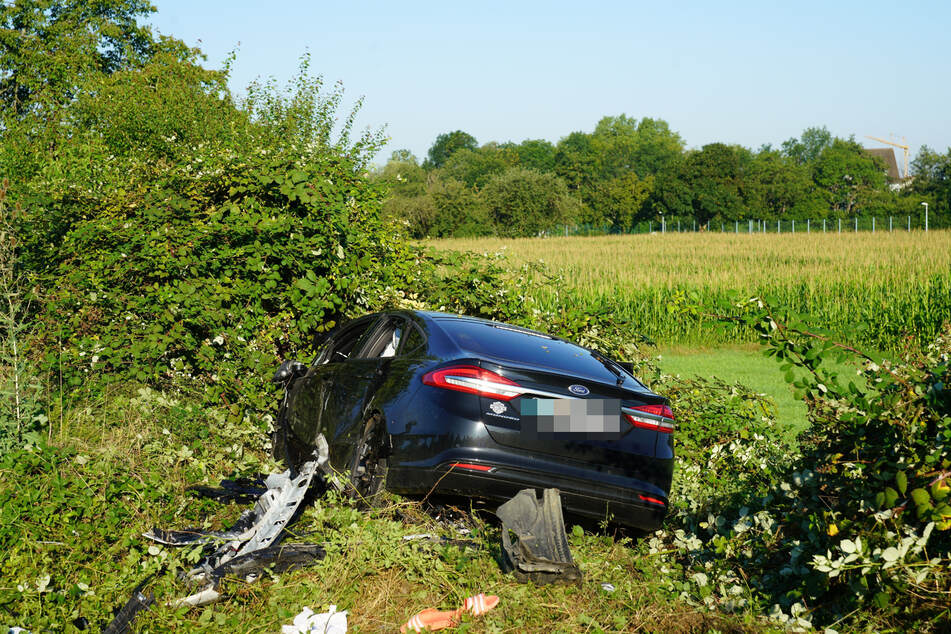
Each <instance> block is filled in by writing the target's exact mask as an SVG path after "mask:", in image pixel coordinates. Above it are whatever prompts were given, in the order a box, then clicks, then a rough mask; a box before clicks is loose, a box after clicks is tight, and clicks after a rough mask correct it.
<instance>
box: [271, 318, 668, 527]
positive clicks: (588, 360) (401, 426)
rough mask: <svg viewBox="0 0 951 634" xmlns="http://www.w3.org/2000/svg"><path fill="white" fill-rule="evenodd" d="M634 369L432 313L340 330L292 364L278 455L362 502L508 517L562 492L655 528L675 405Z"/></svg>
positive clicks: (601, 513) (492, 325) (286, 373)
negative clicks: (470, 504)
mask: <svg viewBox="0 0 951 634" xmlns="http://www.w3.org/2000/svg"><path fill="white" fill-rule="evenodd" d="M629 367H630V366H627V365H625V364H620V363H617V362H615V361H613V360H611V359H609V358H607V357H606V356H604V355H602V354H601V353H599V352H597V351H594V350H590V349H587V348H584V347H582V346H579V345H576V344H574V343H571V342H569V341H566V340H564V339H560V338H558V337H553V336H550V335H546V334H544V333H541V332H535V331H532V330H528V329H525V328H521V327H517V326H511V325H508V324H503V323H498V322H492V321H486V320H483V319H476V318H471V317H462V316H457V315H449V314H444V313H436V312H424V311H392V312H384V313H376V314H372V315H367V316H364V317H361V318H359V319H355V320H353V321H351V322H349V323H347V324H344V325H343V326H341V327H339V328H338V329H336V331H334V332H333V333H331V334H330V335H329V336H328V337H327V338H326V339H325V340H324V342H323V344H322V346H321V347H320V350H319V353H318V355H317V358H316V359H315V360H314V362H313V363H312V364H311V365H309V366H305V365H304V364H302V363H299V362H285V363H284V364H283V365H282V366H281V368H280V369H279V370H278V372H277V374H276V375H275V382H278V383H282V384H283V385H284V386H285V393H284V399H283V402H282V405H281V409H280V411H279V414H278V419H277V423H276V425H275V428H276V429H275V433H274V438H273V441H274V442H273V445H274V455H275V457H276V458H278V459H283V460H285V461H287V462H288V463H289V466H290V467H291V468H292V469H293V468H294V467H295V466H297V465H301V464H303V463H304V462H305V461H307V460H309V459H311V456H313V455H315V453H316V454H319V453H324V454H325V455H324V456H323V457H322V458H323V459H325V460H326V464H328V465H329V466H330V467H331V468H332V469H333V470H334V471H336V472H339V473H348V476H347V477H348V478H349V480H348V486H349V487H350V489H351V490H352V491H354V492H355V493H356V494H357V495H359V496H362V497H365V498H373V497H374V496H376V495H377V494H378V493H379V492H380V491H381V490H383V489H386V490H388V491H391V492H393V493H398V494H403V495H427V494H441V495H453V496H456V495H461V496H466V497H468V498H472V499H481V500H486V501H488V502H489V503H496V504H500V503H502V502H504V501H506V500H508V499H509V498H511V497H512V496H513V495H515V494H516V493H517V492H518V491H519V490H521V489H525V488H536V489H545V488H551V487H555V488H557V489H559V490H560V492H561V501H562V505H563V507H564V508H565V510H566V511H568V512H571V513H575V514H578V515H581V516H585V517H588V518H592V519H595V520H603V519H608V520H610V521H614V522H617V523H619V524H623V525H628V526H632V527H636V528H640V529H644V530H653V529H655V528H657V527H658V526H659V525H660V523H661V521H662V520H663V518H664V516H665V514H666V511H667V504H668V495H669V492H670V483H671V476H672V472H673V455H674V454H673V431H674V428H675V425H674V421H673V414H672V413H671V409H670V407H669V405H668V402H667V399H666V398H664V397H663V396H660V395H658V394H656V393H654V392H652V391H651V390H650V389H648V388H647V387H646V386H645V385H644V384H642V383H641V382H640V381H638V380H637V379H636V378H635V377H634V376H633V375H632V374H631V373H630V372H629Z"/></svg>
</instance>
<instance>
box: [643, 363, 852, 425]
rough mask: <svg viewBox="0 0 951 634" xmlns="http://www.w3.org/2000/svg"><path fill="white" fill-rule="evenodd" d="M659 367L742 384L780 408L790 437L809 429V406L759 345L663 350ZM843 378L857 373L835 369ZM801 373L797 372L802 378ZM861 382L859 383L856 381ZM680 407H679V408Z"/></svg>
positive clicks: (842, 367) (780, 422) (844, 367)
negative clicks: (766, 397) (764, 396)
mask: <svg viewBox="0 0 951 634" xmlns="http://www.w3.org/2000/svg"><path fill="white" fill-rule="evenodd" d="M656 362H657V365H658V366H659V367H660V368H661V370H663V371H664V372H666V373H669V374H679V375H681V376H684V377H701V378H712V377H718V378H720V379H722V380H724V381H726V382H727V383H741V384H743V385H745V386H747V387H749V388H751V389H753V390H754V391H756V392H760V393H762V394H765V395H767V396H769V397H770V398H771V399H772V400H773V402H774V403H775V404H776V421H777V423H778V425H779V426H780V428H781V429H784V430H785V431H786V432H787V433H788V434H789V436H790V437H792V436H795V435H796V434H798V433H799V432H801V431H802V430H804V429H805V428H806V427H808V420H807V418H806V404H805V402H804V401H802V400H801V399H798V398H796V396H795V394H794V393H793V392H794V390H793V387H792V385H790V384H789V383H787V382H786V379H785V376H784V374H785V373H784V372H783V371H782V369H781V368H780V364H779V363H778V362H777V361H776V360H775V359H773V358H771V357H766V356H764V355H763V349H762V348H761V347H760V346H758V345H756V344H746V345H732V346H710V347H689V346H663V347H660V348H658V349H657V351H656ZM834 367H835V369H836V370H837V371H838V372H840V373H841V374H843V375H849V374H853V373H854V371H855V370H854V368H852V367H851V366H848V365H834ZM799 374H801V371H797V373H796V376H799ZM856 380H858V379H856ZM675 405H676V404H675Z"/></svg>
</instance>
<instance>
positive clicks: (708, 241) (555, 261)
mask: <svg viewBox="0 0 951 634" xmlns="http://www.w3.org/2000/svg"><path fill="white" fill-rule="evenodd" d="M428 244H430V245H432V246H435V247H437V248H439V249H451V250H460V251H477V252H496V251H503V252H504V253H505V254H506V255H507V257H508V260H509V261H510V262H511V264H512V265H513V266H519V265H521V264H523V263H526V262H532V261H536V262H537V261H541V262H543V263H544V264H546V265H547V267H548V268H549V270H551V271H552V272H559V273H561V274H562V275H563V276H564V280H565V284H563V285H561V287H557V288H556V287H553V286H548V287H546V289H545V290H543V291H542V292H541V293H542V295H541V296H540V297H537V298H536V299H538V301H539V302H541V304H542V305H543V306H545V307H547V308H558V307H561V306H566V305H572V306H579V307H584V308H586V309H591V310H612V311H614V312H615V313H616V314H617V316H618V318H619V319H620V320H624V321H627V322H629V324H630V326H631V328H632V329H633V330H635V331H637V332H639V333H641V334H643V335H645V336H647V337H649V338H651V339H653V340H655V341H657V342H658V343H679V344H714V343H726V342H739V341H747V340H749V339H750V335H749V334H748V333H745V332H742V331H739V330H736V329H730V328H727V329H725V330H723V329H717V328H716V327H714V325H713V324H711V323H706V322H704V321H702V320H700V319H698V318H691V317H684V316H683V315H681V314H678V313H676V312H672V311H671V308H670V307H671V305H672V304H674V303H675V301H676V300H677V299H678V298H680V297H684V296H688V297H692V298H694V299H697V300H699V302H700V303H701V304H702V305H705V306H709V307H713V306H715V305H716V304H717V303H718V302H719V301H720V300H723V299H726V298H727V297H728V295H729V294H730V293H732V292H739V293H740V294H741V295H748V296H752V295H758V296H764V297H769V298H771V299H772V300H773V301H774V302H775V303H777V304H779V305H782V306H785V307H787V308H790V309H792V310H794V311H796V312H799V313H801V314H804V315H809V316H810V317H811V318H812V320H813V322H814V323H816V325H817V327H822V328H825V329H828V330H831V331H832V332H836V333H847V332H850V331H851V329H852V327H853V326H855V325H856V324H860V323H865V324H867V328H866V329H865V330H864V331H862V332H861V333H860V335H858V336H854V335H853V336H850V337H848V338H849V339H850V340H851V342H852V343H856V344H861V345H865V346H872V347H875V348H879V349H883V350H884V349H891V350H894V349H897V348H900V347H902V346H903V345H904V342H905V341H906V340H907V339H908V338H909V337H910V338H911V339H913V340H927V339H928V338H930V337H932V336H933V335H934V334H935V333H936V332H937V331H938V329H939V328H940V326H941V324H942V322H946V321H949V320H951V232H949V231H931V232H928V233H924V232H921V231H912V232H911V233H905V232H902V233H899V232H895V233H876V234H873V233H850V234H845V233H843V234H820V233H812V234H803V233H799V234H795V235H793V234H779V235H776V234H753V235H743V234H739V235H736V234H730V233H725V234H719V233H682V234H676V233H668V234H664V235H661V234H656V233H655V234H649V235H616V236H598V237H568V238H565V237H552V238H521V239H502V238H479V239H446V240H434V241H430V242H428Z"/></svg>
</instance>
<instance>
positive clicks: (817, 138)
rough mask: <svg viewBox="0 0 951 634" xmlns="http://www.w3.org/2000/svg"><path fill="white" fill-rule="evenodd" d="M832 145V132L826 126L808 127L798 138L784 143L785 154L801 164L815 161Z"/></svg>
mask: <svg viewBox="0 0 951 634" xmlns="http://www.w3.org/2000/svg"><path fill="white" fill-rule="evenodd" d="M830 145H832V133H831V132H829V130H827V129H826V127H825V126H822V127H821V128H816V127H813V128H806V129H805V130H803V132H802V136H800V137H799V138H798V139H797V138H795V137H793V138H791V139H787V140H786V141H784V142H783V144H782V149H783V154H785V155H786V156H788V157H789V158H791V159H793V160H794V161H796V162H797V163H798V164H800V165H808V164H811V163H814V162H815V161H816V159H818V158H819V155H820V154H822V151H823V150H824V149H826V148H827V147H829V146H830Z"/></svg>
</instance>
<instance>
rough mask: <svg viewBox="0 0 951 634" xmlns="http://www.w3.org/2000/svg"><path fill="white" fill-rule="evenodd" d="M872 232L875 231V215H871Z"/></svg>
mask: <svg viewBox="0 0 951 634" xmlns="http://www.w3.org/2000/svg"><path fill="white" fill-rule="evenodd" d="M872 233H875V216H872Z"/></svg>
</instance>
